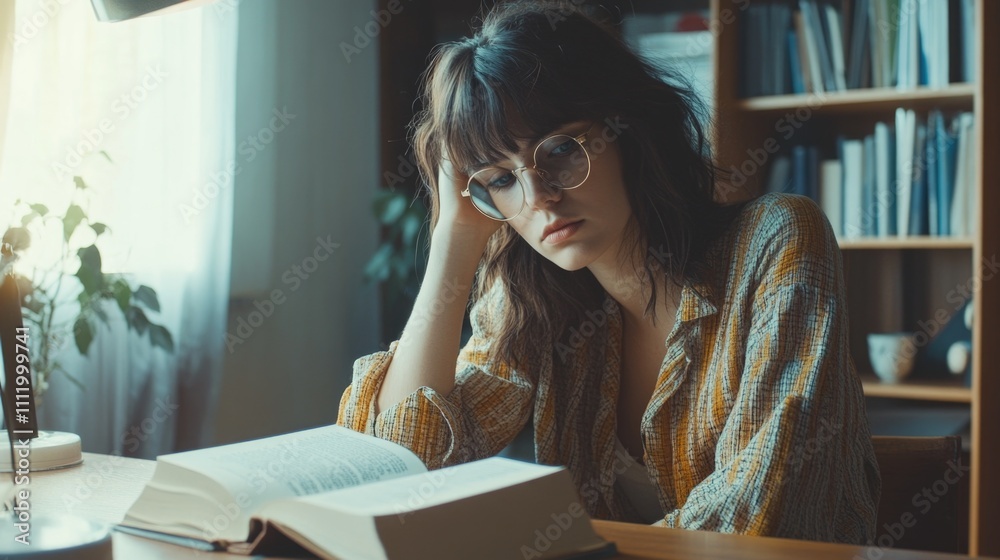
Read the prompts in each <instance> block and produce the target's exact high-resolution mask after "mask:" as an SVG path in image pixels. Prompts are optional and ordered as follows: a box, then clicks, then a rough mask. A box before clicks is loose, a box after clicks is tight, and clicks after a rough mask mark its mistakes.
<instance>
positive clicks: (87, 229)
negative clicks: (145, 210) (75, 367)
mask: <svg viewBox="0 0 1000 560" xmlns="http://www.w3.org/2000/svg"><path fill="white" fill-rule="evenodd" d="M73 182H74V186H75V188H74V190H73V193H72V195H71V196H70V201H69V204H68V205H67V206H66V208H65V210H63V211H61V212H57V211H53V210H52V209H50V208H49V207H47V206H45V205H43V204H38V203H28V202H25V201H22V200H18V201H17V202H16V204H15V207H14V216H15V217H14V221H12V222H11V223H12V224H15V225H12V226H10V227H9V228H8V229H7V230H6V232H5V233H4V236H3V242H4V243H7V244H9V247H10V248H12V249H13V251H14V253H15V254H22V253H23V252H24V251H25V250H27V249H28V247H29V245H30V244H31V240H32V238H36V239H43V238H44V237H45V235H46V234H49V235H53V236H59V237H61V239H60V240H59V243H58V246H59V247H60V248H59V250H58V251H54V253H55V254H51V255H46V256H44V257H43V258H42V259H40V260H43V261H44V262H46V263H47V264H46V265H43V266H35V267H32V268H31V270H27V271H25V270H21V269H20V267H19V265H18V264H17V263H15V264H14V265H13V269H14V275H15V279H16V280H17V284H18V288H19V291H20V295H21V308H22V312H23V315H24V323H25V326H26V327H28V329H29V332H30V333H31V336H30V338H29V349H30V352H31V354H30V356H31V365H32V373H33V377H34V380H33V385H34V396H35V401H36V403H41V397H42V395H43V394H44V393H45V391H46V389H47V388H48V385H49V381H50V379H51V378H52V376H54V375H56V374H59V373H61V374H62V375H64V376H65V377H66V378H67V379H68V380H69V381H71V382H72V383H74V384H75V385H77V386H78V387H80V389H84V388H85V380H83V379H79V378H78V377H77V376H76V375H74V374H73V373H72V372H70V371H67V370H66V368H65V367H64V366H63V364H62V363H60V361H59V350H61V349H62V347H63V346H64V345H65V344H66V342H67V341H68V340H69V339H70V338H72V340H73V342H74V344H75V346H76V350H77V351H78V352H79V353H80V354H81V355H83V356H86V355H87V354H88V352H89V350H90V347H91V344H92V343H93V341H94V338H95V337H96V336H98V335H99V334H100V330H101V327H102V325H103V327H104V328H108V326H109V325H110V321H111V316H112V315H114V314H116V313H121V314H122V317H124V319H125V322H126V324H127V325H128V328H129V329H130V330H133V331H135V332H137V333H139V334H140V335H143V336H147V337H149V340H150V342H151V343H152V344H153V346H155V347H158V348H162V349H164V350H166V351H168V352H173V349H174V342H173V337H172V336H171V334H170V331H169V330H167V328H166V327H164V326H163V325H161V324H158V323H155V322H153V321H152V320H150V318H149V314H155V313H158V312H159V311H160V303H159V299H158V297H157V295H156V291H155V290H153V289H152V288H150V287H149V286H145V285H136V283H135V282H133V281H132V280H130V279H129V277H128V276H127V275H125V274H109V273H105V272H104V271H103V270H102V263H101V251H100V249H98V247H97V241H98V240H99V239H100V238H101V237H102V236H104V235H107V234H109V232H110V228H109V227H108V226H107V225H105V224H103V223H100V222H96V221H92V220H91V219H90V218H89V216H88V212H87V210H88V208H89V196H90V193H89V192H88V191H89V189H88V186H87V184H86V183H85V182H84V180H83V178H82V177H79V176H77V177H74V178H73ZM25 268H26V267H25ZM116 310H117V311H116Z"/></svg>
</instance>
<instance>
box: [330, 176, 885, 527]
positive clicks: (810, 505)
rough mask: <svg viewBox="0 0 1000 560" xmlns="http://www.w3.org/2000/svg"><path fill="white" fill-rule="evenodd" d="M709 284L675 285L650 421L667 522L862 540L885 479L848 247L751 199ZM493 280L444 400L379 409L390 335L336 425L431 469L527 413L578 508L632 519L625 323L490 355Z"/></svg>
mask: <svg viewBox="0 0 1000 560" xmlns="http://www.w3.org/2000/svg"><path fill="white" fill-rule="evenodd" d="M707 262H708V263H709V264H710V266H711V269H712V270H714V271H715V278H717V279H716V280H713V281H705V282H687V283H686V284H685V285H684V286H683V290H682V295H681V300H680V306H679V308H678V310H677V317H676V322H675V325H674V328H673V331H672V332H671V334H670V335H669V336H668V337H667V340H666V341H665V345H666V356H665V358H664V361H663V364H662V366H661V367H662V369H661V372H660V375H659V377H658V379H657V382H656V387H655V389H654V391H653V396H652V399H651V400H650V402H649V405H648V407H647V409H646V411H645V413H644V415H643V417H642V423H641V429H642V437H643V441H644V450H645V453H644V457H643V462H644V463H645V464H646V465H647V468H648V470H649V474H650V477H651V479H652V481H653V482H654V484H655V485H656V487H657V488H658V489H659V501H660V504H661V505H662V506H663V510H664V511H665V512H667V513H666V515H665V517H664V519H663V520H662V521H660V522H659V524H662V525H666V526H669V527H682V528H687V529H704V530H712V531H720V532H735V533H746V534H754V535H771V536H781V537H790V538H801V539H810V540H822V541H839V542H852V543H866V542H869V541H870V540H871V539H872V538H873V537H874V531H875V527H874V525H875V513H876V508H877V503H878V494H879V489H880V485H881V481H880V478H879V473H878V466H877V464H876V462H875V456H874V453H873V451H872V445H871V435H870V433H869V428H868V422H867V416H866V413H865V408H864V407H865V403H864V397H863V394H862V390H861V382H860V380H859V378H858V375H857V373H856V371H855V368H854V364H853V362H852V360H851V357H850V353H849V351H848V336H847V335H848V332H847V328H848V327H847V325H848V321H847V307H846V303H845V293H844V280H843V276H842V264H841V256H840V249H839V248H838V246H837V242H836V239H835V237H834V235H833V233H832V231H831V229H830V227H829V224H828V222H827V221H826V218H825V217H824V215H823V213H822V212H821V210H820V209H819V208H818V207H817V206H816V204H815V203H813V202H812V201H811V200H810V199H807V198H804V197H799V196H793V195H784V194H769V195H765V196H763V197H760V198H758V199H756V200H754V201H751V202H750V203H748V204H747V205H746V207H745V208H744V209H743V210H742V212H741V214H740V216H739V217H738V218H737V219H736V221H735V222H734V224H733V226H732V227H731V228H730V229H729V230H728V232H727V234H725V235H724V236H722V237H721V238H720V239H719V240H718V243H715V244H714V245H713V247H712V249H711V250H710V251H709V252H708V255H707ZM503 302H504V292H503V290H502V289H499V283H498V285H497V286H494V289H493V290H491V292H490V293H489V294H488V297H484V298H482V299H481V300H480V301H478V302H476V304H475V305H474V306H473V308H472V310H471V318H472V325H473V334H472V338H471V339H470V340H469V342H468V343H467V344H466V346H465V347H464V348H462V350H461V352H460V354H459V356H458V361H457V365H456V369H455V375H456V385H455V388H454V389H453V390H452V391H451V393H449V394H448V395H443V394H440V393H438V392H436V391H434V390H433V389H431V388H429V387H421V388H419V389H417V390H416V391H414V392H413V393H412V394H410V395H409V396H408V397H407V398H406V399H404V400H403V401H401V402H399V403H397V404H395V405H393V406H392V407H390V408H388V409H386V410H384V411H381V412H380V413H379V414H378V415H376V414H375V413H374V402H375V397H376V395H377V394H378V391H379V387H380V385H381V383H382V379H383V377H384V375H385V372H386V369H387V368H388V365H389V362H390V360H392V356H393V352H394V351H395V348H396V346H397V344H398V341H394V342H393V343H392V344H390V346H389V349H388V351H383V352H376V353H374V354H371V355H368V356H365V357H362V358H360V359H358V360H357V361H356V362H355V364H354V377H353V381H352V383H351V385H350V386H349V387H348V388H347V390H346V391H345V393H344V395H343V398H342V400H341V403H340V412H339V415H338V419H337V422H338V423H339V424H341V425H344V426H347V427H349V428H352V429H354V430H357V431H360V432H365V433H368V434H373V435H375V436H377V437H380V438H384V439H388V440H391V441H394V442H397V443H399V444H402V445H403V446H405V447H407V448H409V449H412V450H413V451H414V452H415V453H416V454H417V455H418V456H419V457H421V458H422V459H423V460H424V462H425V463H426V464H427V466H428V467H429V468H437V467H441V466H445V465H450V464H455V463H461V462H465V461H471V460H474V459H479V458H483V457H488V456H492V455H495V454H496V453H498V452H499V451H500V450H501V449H503V448H504V447H505V446H506V445H507V444H508V443H509V442H510V441H511V440H512V439H513V438H514V436H515V435H517V433H518V432H519V431H520V430H521V429H522V428H523V427H524V426H525V425H527V422H528V421H529V419H532V420H533V422H534V426H535V433H534V439H535V454H536V459H537V461H538V462H539V463H545V464H558V465H566V466H567V467H568V468H569V470H570V471H571V473H572V475H573V477H574V479H575V481H576V484H577V486H578V489H579V491H580V496H581V497H582V498H583V500H584V502H585V505H586V507H587V510H588V511H589V512H590V514H591V515H592V516H594V517H597V518H605V519H617V520H626V521H634V520H636V519H637V516H636V511H635V510H634V509H633V508H632V506H631V503H630V502H629V500H628V499H627V498H625V496H624V495H623V494H622V493H621V492H620V491H619V490H618V487H617V486H616V485H615V478H616V474H617V473H618V472H621V468H622V465H623V464H624V463H623V462H622V461H621V459H620V458H618V457H616V456H615V451H616V445H615V440H616V437H617V436H616V414H615V409H616V406H617V400H618V386H619V374H620V369H621V355H620V351H621V317H620V315H619V308H618V305H617V303H615V302H614V300H611V299H610V296H607V294H606V299H605V305H604V307H603V311H604V312H603V314H602V313H599V312H596V311H595V312H594V313H593V314H592V319H593V321H591V325H590V326H587V325H586V324H581V325H580V328H578V329H577V330H576V332H577V334H578V337H582V339H583V340H582V342H581V341H580V340H579V339H578V340H573V339H572V337H567V336H566V335H565V333H564V334H563V335H562V336H559V337H556V336H553V337H552V339H551V340H546V341H540V344H546V345H547V346H545V348H551V349H552V351H551V352H548V351H546V352H541V358H540V359H539V361H538V363H537V364H534V366H533V368H532V371H519V370H517V369H514V368H511V367H509V366H508V365H506V364H503V363H498V362H496V361H492V360H490V359H489V357H488V356H489V352H488V350H489V347H490V344H491V341H492V340H493V338H492V334H493V333H494V332H495V331H494V328H495V321H496V320H498V318H499V317H500V315H499V310H500V309H501V308H502V306H503Z"/></svg>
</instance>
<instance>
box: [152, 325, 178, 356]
mask: <svg viewBox="0 0 1000 560" xmlns="http://www.w3.org/2000/svg"><path fill="white" fill-rule="evenodd" d="M149 340H150V342H152V343H153V346H157V347H159V348H163V349H164V350H166V351H167V352H173V351H174V339H173V337H172V336H170V331H168V330H167V328H166V327H164V326H163V325H155V324H152V323H150V325H149Z"/></svg>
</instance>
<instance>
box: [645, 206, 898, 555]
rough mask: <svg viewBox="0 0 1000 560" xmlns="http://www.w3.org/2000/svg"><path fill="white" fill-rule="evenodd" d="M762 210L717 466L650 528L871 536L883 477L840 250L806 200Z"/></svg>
mask: <svg viewBox="0 0 1000 560" xmlns="http://www.w3.org/2000/svg"><path fill="white" fill-rule="evenodd" d="M764 212H765V214H764V215H763V216H762V217H761V224H760V225H759V226H758V227H757V228H756V234H755V236H756V238H757V239H760V240H764V245H763V247H761V249H762V250H761V252H759V253H757V254H760V255H762V257H761V258H760V259H759V260H758V261H757V262H758V263H759V266H758V268H757V270H756V272H755V274H754V278H755V279H756V281H755V282H752V283H751V289H750V290H749V297H751V298H752V303H751V304H750V306H749V307H750V312H751V314H750V320H749V323H748V324H749V331H748V332H747V333H746V349H745V352H746V359H745V362H744V367H743V371H742V373H741V376H740V379H739V388H738V390H737V391H736V397H735V402H734V405H733V407H732V409H731V411H730V412H729V415H728V418H726V419H725V422H724V425H723V429H722V431H721V433H720V437H719V441H718V443H717V446H716V458H715V471H714V472H713V473H712V474H711V475H709V476H708V477H707V478H705V479H704V480H703V481H702V482H701V483H700V484H698V485H696V486H695V487H694V488H693V490H692V491H691V493H690V494H689V495H688V497H687V499H686V501H685V502H684V503H683V505H682V506H681V507H680V508H678V509H676V510H673V511H671V512H669V513H667V515H666V516H665V518H664V520H663V521H662V522H661V523H659V524H663V525H667V526H670V527H682V528H688V529H704V530H712V531H720V532H735V533H746V534H757V535H770V536H780V537H788V538H800V539H809V540H823V541H843V542H855V543H864V542H870V540H871V538H872V537H873V536H874V524H875V513H876V508H877V502H878V492H879V489H880V479H879V474H878V467H877V465H876V463H875V459H874V452H873V451H872V447H871V435H870V433H869V428H868V422H867V417H866V412H865V409H864V406H865V405H864V396H863V393H862V390H861V384H860V380H859V379H858V376H857V373H856V371H855V368H854V365H853V362H852V360H851V357H850V352H849V348H848V336H847V312H846V304H845V303H844V302H845V299H844V297H845V293H844V288H843V277H842V273H841V257H840V252H839V248H838V246H837V243H836V239H835V237H834V235H833V232H832V230H831V229H830V227H829V224H828V222H827V221H826V218H825V217H824V216H823V214H822V212H821V211H820V210H819V208H818V207H817V206H816V205H815V204H814V203H813V202H812V201H811V200H809V199H806V198H804V197H788V198H786V199H785V201H782V202H778V203H775V204H773V205H771V206H770V207H768V208H767V209H766V210H764ZM751 248H756V247H754V246H753V245H751Z"/></svg>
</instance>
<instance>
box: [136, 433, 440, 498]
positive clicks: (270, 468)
mask: <svg viewBox="0 0 1000 560" xmlns="http://www.w3.org/2000/svg"><path fill="white" fill-rule="evenodd" d="M157 460H158V461H159V462H161V463H169V464H173V465H177V466H179V467H182V468H184V469H188V470H192V471H195V472H198V473H201V474H203V475H205V476H208V477H209V478H212V479H213V480H216V481H218V482H219V483H220V484H221V485H223V486H224V487H225V488H226V489H227V490H229V491H230V492H231V493H232V494H233V495H234V496H241V497H242V498H243V499H244V500H246V501H249V502H252V503H255V504H260V503H264V502H267V501H269V500H272V499H275V498H283V497H292V496H304V495H308V494H315V493H318V492H326V491H330V490H335V489H339V488H347V487H351V486H358V485H362V484H367V483H370V482H375V481H379V480H387V479H390V478H395V477H399V476H404V475H407V474H414V473H421V472H426V471H427V469H426V467H424V465H423V463H421V462H420V459H418V458H417V456H416V455H414V454H413V453H412V452H410V451H409V450H408V449H406V448H404V447H402V446H400V445H397V444H395V443H392V442H389V441H385V440H381V439H378V438H375V437H373V436H368V435H364V434H360V433H357V432H355V431H353V430H350V429H348V428H344V427H342V426H325V427H322V428H315V429H312V430H304V431H301V432H295V433H291V434H285V435H281V436H274V437H269V438H264V439H259V440H253V441H247V442H242V443H235V444H231V445H223V446H219V447H212V448H208V449H199V450H195V451H186V452H183V453H173V454H170V455H163V456H161V457H159V458H158V459H157ZM154 480H155V478H154ZM159 482H162V483H164V484H166V485H170V484H171V481H169V480H161V481H159ZM178 482H180V481H178ZM250 509H251V510H252V509H253V508H252V507H251V508H250Z"/></svg>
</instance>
